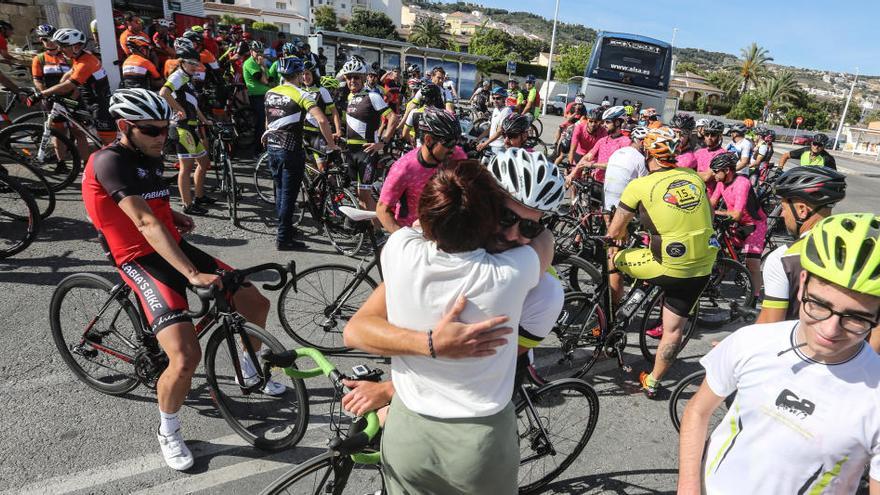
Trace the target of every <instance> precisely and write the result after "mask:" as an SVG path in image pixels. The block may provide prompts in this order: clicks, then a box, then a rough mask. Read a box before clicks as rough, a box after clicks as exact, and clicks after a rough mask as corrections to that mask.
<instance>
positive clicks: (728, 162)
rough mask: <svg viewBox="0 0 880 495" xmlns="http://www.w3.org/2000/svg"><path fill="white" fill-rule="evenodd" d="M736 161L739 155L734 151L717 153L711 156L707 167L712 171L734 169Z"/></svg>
mask: <svg viewBox="0 0 880 495" xmlns="http://www.w3.org/2000/svg"><path fill="white" fill-rule="evenodd" d="M738 161H739V157H738V156H737V155H736V153H719V154H717V155H715V156H714V157H713V158H712V161H711V162H709V168H711V169H712V171H713V172H720V171H722V170H735V169H736V163H737V162H738Z"/></svg>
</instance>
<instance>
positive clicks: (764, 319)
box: [755, 306, 880, 350]
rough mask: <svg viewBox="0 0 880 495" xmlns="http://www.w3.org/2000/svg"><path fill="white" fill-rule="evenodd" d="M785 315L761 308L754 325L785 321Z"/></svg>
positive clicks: (774, 310)
mask: <svg viewBox="0 0 880 495" xmlns="http://www.w3.org/2000/svg"><path fill="white" fill-rule="evenodd" d="M785 313H786V310H784V309H781V308H768V307H767V306H762V307H761V314H759V315H758V319H757V320H756V321H755V323H776V322H777V321H782V320H784V319H785ZM878 337H880V336H878ZM871 339H872V340H874V334H873V333H872V334H871ZM877 344H878V346H880V340H878V342H877ZM872 347H873V344H872ZM874 349H875V350H876V349H877V347H874Z"/></svg>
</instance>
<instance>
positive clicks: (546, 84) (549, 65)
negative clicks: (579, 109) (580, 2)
mask: <svg viewBox="0 0 880 495" xmlns="http://www.w3.org/2000/svg"><path fill="white" fill-rule="evenodd" d="M558 20H559V0H556V12H555V13H554V14H553V34H551V35H550V60H548V61H547V79H546V80H545V81H544V87H545V88H547V91H545V92H544V105H542V106H543V108H541V115H547V100H549V99H550V70H551V69H552V68H553V48H555V46H554V45H556V23H557V21H558Z"/></svg>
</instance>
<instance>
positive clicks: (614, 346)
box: [603, 330, 632, 373]
mask: <svg viewBox="0 0 880 495" xmlns="http://www.w3.org/2000/svg"><path fill="white" fill-rule="evenodd" d="M625 349H626V332H623V331H621V330H615V331H613V332H611V333H610V334H608V337H607V338H606V339H605V345H604V347H603V351H604V352H605V355H606V356H608V357H611V358H616V359H617V367H618V368H620V369H622V370H623V371H625V372H627V373H629V372H631V371H632V367H631V366H629V365H628V364H626V363H624V362H623V351H624V350H625Z"/></svg>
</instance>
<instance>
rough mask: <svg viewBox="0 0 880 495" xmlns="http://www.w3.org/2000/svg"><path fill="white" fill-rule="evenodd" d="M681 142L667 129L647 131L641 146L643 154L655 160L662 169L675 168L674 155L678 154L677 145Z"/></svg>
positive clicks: (660, 128) (658, 128) (659, 128)
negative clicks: (643, 149)
mask: <svg viewBox="0 0 880 495" xmlns="http://www.w3.org/2000/svg"><path fill="white" fill-rule="evenodd" d="M680 142H681V141H680V140H679V138H678V136H677V135H676V134H675V132H674V131H673V130H672V129H670V128H668V127H657V128H653V129H648V135H647V136H645V139H644V141H643V142H642V145H643V146H644V148H645V153H646V154H647V155H648V156H649V157H651V158H654V159H656V160H657V161H658V162H659V163H660V165H662V166H664V167H674V166H675V155H676V154H677V153H678V145H679V143H680Z"/></svg>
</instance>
